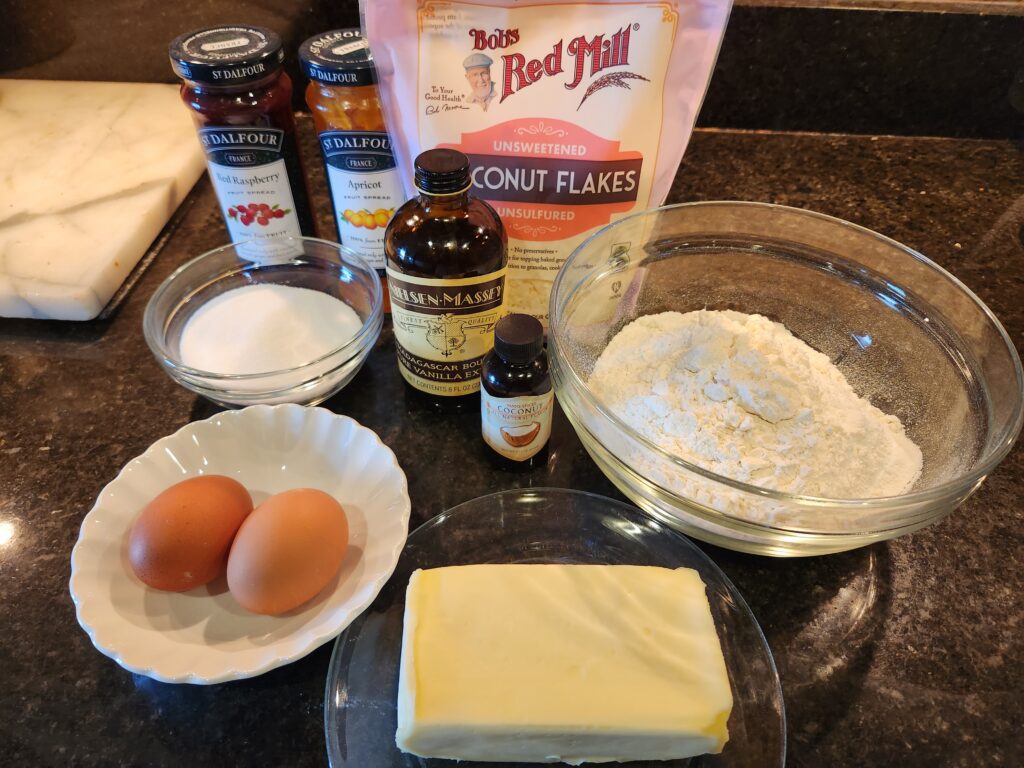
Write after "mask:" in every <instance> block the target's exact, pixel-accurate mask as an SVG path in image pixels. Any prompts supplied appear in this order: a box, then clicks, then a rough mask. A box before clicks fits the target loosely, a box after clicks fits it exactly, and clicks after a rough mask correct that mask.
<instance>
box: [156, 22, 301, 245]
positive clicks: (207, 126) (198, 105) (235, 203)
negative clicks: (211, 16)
mask: <svg viewBox="0 0 1024 768" xmlns="http://www.w3.org/2000/svg"><path fill="white" fill-rule="evenodd" d="M169 53H170V58H171V66H172V67H173V68H174V71H175V72H176V73H177V74H178V75H179V76H180V77H181V78H182V80H183V82H182V85H181V98H182V100H183V101H184V102H185V105H186V106H187V107H188V108H189V111H190V112H191V113H192V119H193V121H194V122H195V124H196V128H197V129H198V131H199V141H200V143H201V144H202V146H203V150H204V152H205V153H206V159H207V164H208V166H209V170H210V181H211V182H212V183H213V188H214V190H215V191H216V193H217V198H218V200H219V201H220V206H221V210H222V212H223V214H224V221H225V223H226V224H227V228H228V233H229V234H230V236H231V241H232V242H234V243H241V242H244V241H252V242H251V250H252V251H253V254H252V255H253V256H254V257H256V256H258V255H260V254H268V253H270V254H273V253H276V252H277V250H278V249H277V248H275V246H274V243H275V241H278V242H281V241H282V239H283V238H288V237H300V236H302V235H314V234H316V232H315V230H314V226H313V215H312V209H311V208H310V204H309V196H308V194H307V192H306V186H305V176H304V174H303V171H302V162H301V160H300V159H299V151H298V143H297V141H296V136H295V115H294V113H293V112H292V82H291V79H290V78H289V77H288V75H287V74H286V73H285V72H284V70H283V69H282V68H281V63H282V61H283V60H284V47H283V44H282V42H281V38H280V37H279V36H278V35H277V34H276V33H274V32H271V31H270V30H268V29H263V28H262V27H249V26H220V27H210V28H207V29H200V30H197V31H195V32H190V33H188V34H186V35H182V36H180V37H178V38H176V39H175V40H174V41H173V42H172V43H171V45H170V50H169ZM246 255H249V254H246Z"/></svg>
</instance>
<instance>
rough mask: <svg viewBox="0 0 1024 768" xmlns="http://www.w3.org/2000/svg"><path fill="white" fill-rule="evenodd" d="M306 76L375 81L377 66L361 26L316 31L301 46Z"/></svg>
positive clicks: (337, 82)
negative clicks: (317, 33) (318, 33)
mask: <svg viewBox="0 0 1024 768" xmlns="http://www.w3.org/2000/svg"><path fill="white" fill-rule="evenodd" d="M299 59H300V60H301V61H302V71H303V72H305V73H306V77H308V78H309V79H310V80H316V81H317V82H321V83H327V84H329V85H373V84H374V83H376V82H377V70H376V69H375V68H374V66H373V54H372V53H370V46H369V45H367V44H366V38H364V37H363V32H362V30H361V29H359V28H358V27H352V28H349V29H336V30H334V31H333V32H324V33H323V34H322V35H314V36H313V37H311V38H309V40H307V41H306V42H304V43H303V44H302V45H301V46H299Z"/></svg>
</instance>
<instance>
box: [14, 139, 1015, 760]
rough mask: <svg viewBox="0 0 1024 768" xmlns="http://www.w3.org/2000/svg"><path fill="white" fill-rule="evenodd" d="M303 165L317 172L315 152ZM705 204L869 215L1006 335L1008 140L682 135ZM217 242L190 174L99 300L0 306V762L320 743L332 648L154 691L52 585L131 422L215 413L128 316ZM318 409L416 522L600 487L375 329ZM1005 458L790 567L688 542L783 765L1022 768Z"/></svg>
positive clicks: (171, 421)
mask: <svg viewBox="0 0 1024 768" xmlns="http://www.w3.org/2000/svg"><path fill="white" fill-rule="evenodd" d="M310 170H311V173H312V174H313V176H314V186H316V185H318V184H321V183H322V182H321V180H320V179H321V177H320V176H319V174H318V164H316V163H313V164H311V169H310ZM727 198H739V199H748V200H762V201H772V202H778V203H785V204H788V205H794V206H801V207H806V208H813V209H815V210H818V211H822V212H824V213H829V214H833V215H836V216H840V217H843V218H846V219H849V220H852V221H854V222H857V223H859V224H863V225H865V226H867V227H871V228H873V229H876V230H878V231H880V232H882V233H884V234H887V235H890V236H892V237H894V238H896V239H897V240H900V241H902V242H904V243H906V244H908V245H910V246H912V247H914V248H917V249H919V250H920V251H922V252H924V253H925V254H927V255H929V256H930V257H931V258H933V259H935V260H936V261H938V262H939V263H940V264H942V265H943V266H944V267H946V268H947V269H949V270H951V271H952V272H953V273H954V274H955V275H957V276H958V277H959V278H961V279H962V280H963V281H964V282H966V283H967V285H968V286H970V287H971V288H973V289H974V290H975V291H976V292H977V293H978V295H979V296H980V297H981V298H982V300H984V301H985V302H986V303H987V304H988V305H989V306H990V307H991V308H992V309H993V310H994V311H995V313H996V314H997V315H998V316H999V318H1000V319H1001V320H1002V322H1003V323H1004V325H1005V326H1006V328H1007V330H1008V332H1009V333H1010V335H1011V337H1013V338H1014V339H1015V340H1016V341H1017V342H1018V343H1019V342H1020V340H1021V339H1022V337H1024V245H1022V237H1024V153H1022V152H1021V150H1020V149H1019V148H1017V147H1016V146H1014V145H1013V144H1011V143H1009V142H980V141H953V140H943V139H897V138H887V137H877V138H876V137H870V136H863V137H847V136H835V135H807V134H777V133H742V132H716V131H698V132H697V133H696V134H695V135H694V138H693V141H692V143H691V145H690V148H689V151H688V153H687V156H686V160H685V162H684V164H683V166H682V168H681V169H680V171H679V176H678V180H677V182H676V184H675V186H674V188H673V191H672V200H673V201H682V200H695V199H727ZM322 221H323V222H324V224H325V227H326V229H325V232H331V231H332V230H331V225H330V223H329V220H328V218H327V217H326V215H324V216H323V218H322ZM224 240H225V234H224V229H223V225H222V223H221V221H220V216H219V213H218V212H217V210H216V209H215V205H214V198H213V194H212V192H211V190H210V188H209V186H208V184H207V182H206V181H203V182H201V183H200V185H199V187H198V189H197V191H196V193H195V195H194V197H193V200H192V204H191V208H190V210H189V211H188V213H187V215H186V216H185V219H184V222H183V225H182V226H181V228H180V229H179V230H178V231H177V232H176V233H175V234H174V235H173V237H172V238H171V239H170V241H169V242H168V244H167V246H166V247H165V249H164V250H163V252H162V253H161V254H160V256H159V257H158V258H157V259H156V261H155V262H154V263H153V265H152V266H151V267H150V268H149V270H148V271H147V272H146V274H145V275H144V276H143V277H142V279H141V280H140V281H139V283H138V284H137V285H136V286H135V288H134V289H133V291H132V293H131V294H130V295H129V297H128V299H127V301H126V302H125V303H124V304H123V305H122V306H121V307H120V309H119V310H118V311H117V312H116V313H115V315H114V316H113V317H112V318H111V319H109V320H107V321H104V322H94V323H87V324H72V323H56V322H39V321H11V320H0V531H3V532H4V533H5V535H4V537H3V539H2V543H0V628H2V631H0V691H2V695H0V755H2V756H3V763H4V765H34V766H50V765H53V766H63V765H76V766H78V765H83V766H113V765H132V766H136V765H155V766H164V765H166V766H172V765H174V766H176V765H186V764H187V765H194V766H205V765H211V766H221V765H237V766H248V765H253V766H256V765H259V766H264V765H311V766H315V765H324V764H325V763H326V753H325V748H324V736H323V722H322V706H323V690H324V681H325V677H326V673H327V664H328V660H329V657H330V650H331V646H330V645H327V646H324V647H323V648H321V649H319V650H318V651H316V652H314V653H313V654H311V655H310V656H309V657H307V658H306V659H304V660H302V661H300V662H298V663H295V664H292V665H290V666H287V667H284V668H281V669H278V670H276V671H274V672H271V673H269V674H266V675H264V676H262V677H259V678H255V679H253V680H248V681H243V682H237V683H230V684H225V685H218V686H212V687H206V688H201V687H190V686H169V685H164V684H161V683H156V682H153V681H151V680H148V679H146V678H143V677H138V676H133V675H131V674H129V673H127V672H125V671H124V670H122V669H121V668H120V667H118V666H117V665H116V664H115V663H114V662H113V661H111V660H110V659H107V658H106V657H104V656H102V655H101V654H99V653H98V652H97V651H96V650H94V649H93V648H92V647H91V645H90V643H89V640H88V638H87V637H86V635H85V633H84V632H83V631H81V630H80V629H79V627H78V626H77V624H76V622H75V614H74V608H73V606H72V603H71V599H70V597H69V595H68V590H67V582H68V577H69V574H70V566H69V556H70V553H71V548H72V546H73V544H74V542H75V539H76V538H77V536H78V528H79V524H80V522H81V520H82V518H83V516H84V515H85V513H86V512H87V511H88V510H89V508H90V506H91V505H92V502H93V499H94V498H95V496H96V495H97V493H98V492H99V490H100V489H101V488H102V487H103V485H104V484H106V483H107V482H108V481H110V480H111V479H112V478H113V477H114V475H115V474H116V473H117V471H118V470H119V469H120V468H121V466H122V465H123V464H125V463H126V462H127V461H128V460H129V459H131V458H132V457H133V456H135V455H137V454H139V453H141V452H142V451H143V450H144V449H145V448H146V447H147V446H148V445H149V444H150V443H151V442H153V441H154V440H155V439H157V438H159V437H162V436H164V435H166V434H169V433H171V432H173V431H174V430H176V429H178V428H179V427H180V426H182V425H183V424H185V423H187V422H188V421H190V420H193V419H200V418H205V417H207V416H209V415H211V414H213V413H215V412H216V411H217V408H216V407H215V406H213V405H211V404H210V403H208V402H206V401H203V400H200V399H198V398H196V397H195V396H193V395H191V394H190V393H188V392H187V391H185V390H183V389H180V388H179V387H177V386H176V385H175V384H173V383H172V382H171V381H170V379H168V378H167V377H166V376H165V375H164V374H163V373H162V372H161V370H160V369H159V367H158V366H157V364H156V362H155V361H154V360H153V359H152V357H151V356H150V353H149V351H148V349H147V348H146V345H145V342H144V341H143V338H142V331H141V320H142V312H143V308H144V306H145V303H146V301H147V299H148V298H149V296H150V294H151V293H152V292H153V290H154V288H155V287H156V286H157V285H158V283H159V282H160V281H161V280H163V279H164V278H165V277H166V276H167V275H168V274H169V273H170V272H171V271H172V270H173V269H174V268H175V267H176V266H177V265H179V264H181V263H182V262H184V261H185V260H187V259H189V258H191V257H192V256H195V255H197V254H199V253H201V252H203V251H205V250H207V249H209V248H212V247H215V246H217V245H220V244H221V243H222V242H223V241H224ZM327 406H328V407H330V408H331V409H333V410H335V411H337V412H338V413H344V414H348V415H350V416H352V417H354V418H356V419H357V420H358V421H360V422H362V423H363V424H365V425H367V426H368V427H370V428H371V429H374V430H376V431H377V432H378V433H379V434H380V436H381V438H382V439H383V440H384V442H385V443H387V444H388V445H389V446H391V448H392V449H393V450H394V451H395V453H396V455H397V456H398V459H399V461H400V462H401V464H402V466H403V467H404V469H405V471H406V474H407V475H408V479H409V492H410V495H411V497H412V503H413V522H414V524H415V523H420V522H423V521H424V520H427V519H428V518H430V517H432V516H434V515H436V514H438V513H439V512H441V511H442V510H444V509H445V508H447V507H449V506H452V505H454V504H456V503H458V502H461V501H465V500H467V499H470V498H473V497H476V496H479V495H482V494H485V493H489V492H492V491H496V490H500V489H504V488H512V487H520V486H564V487H569V488H579V489H584V490H589V491H595V492H598V493H603V494H606V495H609V496H613V497H617V498H618V497H619V495H618V493H617V491H615V490H614V488H613V487H612V485H611V484H610V483H609V482H608V481H607V480H606V479H605V478H604V477H603V476H602V475H601V474H600V472H599V471H598V470H597V468H596V467H595V465H594V464H593V462H592V461H591V460H590V459H589V457H588V456H587V455H586V453H585V452H584V450H583V448H582V446H581V445H580V443H579V441H578V439H577V438H576V436H575V435H574V434H573V432H572V430H571V428H570V427H569V425H568V424H567V422H566V421H565V419H564V418H563V417H562V416H561V414H559V415H558V416H557V418H556V421H555V426H554V432H553V436H552V441H551V451H550V456H549V460H548V463H547V465H546V466H545V467H542V468H539V469H537V470H535V471H532V472H529V473H526V474H507V473H504V472H502V471H499V470H496V469H494V468H492V467H491V465H490V464H489V462H488V460H487V458H486V455H485V453H484V449H483V446H482V443H481V440H480V437H479V424H478V418H477V416H476V415H475V414H467V415H465V416H458V417H450V416H449V417H441V416H437V415H434V414H431V413H427V412H423V411H421V410H417V408H416V407H415V406H414V405H413V404H411V403H407V402H406V399H405V396H404V393H403V389H402V385H401V382H400V378H399V376H398V373H397V370H396V368H395V362H394V346H393V341H392V337H391V334H390V331H389V330H387V329H385V332H384V333H383V335H382V336H381V339H380V341H379V342H378V345H377V348H376V349H375V350H374V352H373V354H372V355H371V358H370V360H369V363H368V364H367V366H366V367H365V368H364V369H363V371H362V372H361V373H360V374H359V375H358V377H357V378H356V380H355V381H354V382H353V383H352V385H350V387H349V388H348V389H346V390H344V391H343V392H342V393H340V394H339V395H338V396H336V397H334V398H333V399H331V400H330V401H328V403H327ZM1022 456H1024V454H1022V451H1021V450H1020V449H1019V448H1018V449H1016V450H1015V451H1014V452H1013V453H1011V455H1010V456H1009V458H1008V459H1007V460H1006V461H1005V462H1004V463H1003V464H1002V466H1001V467H1000V468H999V469H998V470H997V471H996V472H995V473H993V474H992V476H991V477H990V478H989V479H988V480H987V482H986V483H985V485H984V486H983V487H982V489H981V490H980V491H979V492H978V493H977V494H976V495H975V496H974V497H973V498H971V499H970V500H969V501H968V502H967V503H966V504H965V505H964V506H963V507H962V508H961V509H960V510H959V511H958V512H956V513H955V514H954V515H952V516H951V517H949V518H947V519H946V520H944V521H943V522H941V523H939V524H937V525H934V526H932V527H930V528H928V529H925V530H924V531H921V532H919V533H917V534H914V535H912V536H909V537H906V538H903V539H899V540H896V541H893V542H889V543H883V544H878V545H875V546H872V547H870V548H867V549H862V550H858V551H855V552H850V553H846V554H841V555H834V556H830V557H824V558H817V559H803V560H789V561H785V560H770V559H764V558H758V557H753V556H748V555H740V554H735V553H732V552H728V551H724V550H720V549H715V548H713V547H704V548H705V550H706V551H708V553H709V554H710V555H711V556H712V557H713V558H714V559H715V560H716V561H717V562H718V564H719V565H720V566H721V567H722V568H723V570H724V571H725V572H726V573H727V574H728V575H729V577H730V578H732V579H733V580H734V582H735V583H736V585H737V586H738V588H739V589H740V591H741V592H742V593H743V594H744V595H745V596H746V598H747V600H748V602H749V603H750V606H751V608H752V610H753V612H754V614H755V615H756V616H757V618H758V620H759V621H760V622H761V625H762V626H763V628H764V631H765V633H766V635H767V637H768V641H769V643H770V644H771V646H772V649H773V650H774V653H775V657H776V661H777V662H778V665H779V671H780V675H781V678H782V684H783V689H784V691H785V696H786V704H787V708H788V718H789V765H792V766H807V767H808V768H818V767H819V766H834V767H836V768H840V767H845V766H858V767H859V766H901V767H913V766H928V768H932V767H933V766H971V767H972V768H973V767H974V766H981V765H986V766H988V765H995V766H1016V765H1022V764H1024V722H1022V713H1024V707H1022V696H1024V693H1022V692H1024V640H1022V637H1024V599H1022V595H1024V569H1022V559H1024V533H1022V531H1024V512H1022V508H1021V504H1020V498H1021V497H1022V496H1024V472H1022V470H1024V458H1022ZM8 537H9V540H8ZM366 768H373V766H366Z"/></svg>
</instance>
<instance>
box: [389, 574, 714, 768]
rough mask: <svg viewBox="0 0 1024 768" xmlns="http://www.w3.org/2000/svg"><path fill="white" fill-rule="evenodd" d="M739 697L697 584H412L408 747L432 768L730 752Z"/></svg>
mask: <svg viewBox="0 0 1024 768" xmlns="http://www.w3.org/2000/svg"><path fill="white" fill-rule="evenodd" d="M731 710H732V693H731V691H730V687H729V679H728V675H727V673H726V668H725V661H724V659H723V657H722V650H721V645H720V643H719V640H718V635H717V633H716V631H715V626H714V622H713V620H712V617H711V610H710V607H709V605H708V600H707V596H706V595H705V590H704V584H703V582H702V581H701V579H700V576H699V575H698V574H697V572H696V571H693V570H691V569H687V568H680V569H675V570H673V569H668V568H656V567H650V566H624V565H622V566H601V565H468V566H452V567H447V568H435V569H430V570H420V571H416V572H415V573H413V575H412V578H411V579H410V580H409V588H408V592H407V599H406V609H405V626H404V635H403V641H402V660H401V671H400V680H399V690H398V732H397V735H396V741H397V744H398V747H399V748H400V749H401V750H402V751H404V752H409V753H412V754H415V755H420V756H423V757H443V758H452V759H457V760H483V761H521V762H558V761H562V762H566V763H572V764H579V763H581V762H608V761H615V760H621V761H625V760H665V759H675V758H683V757H688V756H692V755H699V754H703V753H705V752H721V750H722V748H723V746H724V745H725V742H726V741H727V740H728V738H729V736H728V730H727V728H726V723H727V721H728V719H729V713H730V711H731Z"/></svg>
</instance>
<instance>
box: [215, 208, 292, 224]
mask: <svg viewBox="0 0 1024 768" xmlns="http://www.w3.org/2000/svg"><path fill="white" fill-rule="evenodd" d="M291 212H292V209H291V208H281V207H280V206H278V205H277V204H276V203H275V204H274V205H267V204H266V203H249V204H248V205H246V204H245V203H242V204H240V205H233V206H231V207H230V208H228V218H229V219H232V220H237V221H238V222H240V223H241V224H242V226H243V227H248V226H249V225H250V224H252V223H253V222H254V221H255V222H256V223H257V224H259V225H260V226H261V227H265V226H267V225H268V224H269V223H270V220H271V219H283V218H284V217H285V215H286V214H289V213H291Z"/></svg>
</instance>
